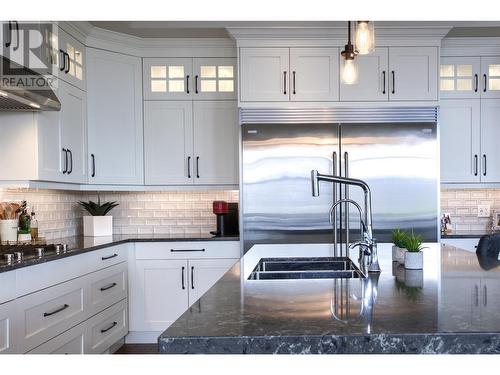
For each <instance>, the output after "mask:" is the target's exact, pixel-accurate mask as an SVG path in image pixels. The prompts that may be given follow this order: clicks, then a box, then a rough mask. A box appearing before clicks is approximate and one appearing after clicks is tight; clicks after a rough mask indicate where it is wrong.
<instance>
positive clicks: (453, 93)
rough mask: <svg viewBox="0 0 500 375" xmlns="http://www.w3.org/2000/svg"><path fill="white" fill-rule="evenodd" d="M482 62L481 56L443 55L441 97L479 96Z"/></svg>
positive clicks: (440, 71)
mask: <svg viewBox="0 0 500 375" xmlns="http://www.w3.org/2000/svg"><path fill="white" fill-rule="evenodd" d="M480 73H481V63H480V58H479V57H441V61H440V65H439V94H440V97H441V98H455V99H456V98H471V99H473V98H479V97H480V94H481V85H480Z"/></svg>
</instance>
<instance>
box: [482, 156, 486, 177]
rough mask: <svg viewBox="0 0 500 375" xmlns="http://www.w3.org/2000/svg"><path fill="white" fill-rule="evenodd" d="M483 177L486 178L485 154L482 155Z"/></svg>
mask: <svg viewBox="0 0 500 375" xmlns="http://www.w3.org/2000/svg"><path fill="white" fill-rule="evenodd" d="M483 162H484V163H483V176H486V154H483Z"/></svg>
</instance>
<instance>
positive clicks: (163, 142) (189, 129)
mask: <svg viewBox="0 0 500 375" xmlns="http://www.w3.org/2000/svg"><path fill="white" fill-rule="evenodd" d="M192 112H193V104H192V102H191V101H146V102H144V147H145V148H144V155H145V181H146V185H168V184H171V185H176V184H192V183H193V181H194V174H193V173H194V172H193V166H194V164H193V163H194V160H193V113H192Z"/></svg>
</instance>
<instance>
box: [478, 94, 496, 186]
mask: <svg viewBox="0 0 500 375" xmlns="http://www.w3.org/2000/svg"><path fill="white" fill-rule="evenodd" d="M499 140H500V99H484V100H481V171H480V173H481V182H500V149H499V147H498V144H499Z"/></svg>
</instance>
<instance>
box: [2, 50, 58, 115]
mask: <svg viewBox="0 0 500 375" xmlns="http://www.w3.org/2000/svg"><path fill="white" fill-rule="evenodd" d="M1 58H2V59H1V61H0V63H1V64H2V65H1V69H0V111H59V110H61V103H60V102H59V99H57V96H56V94H55V93H54V91H53V90H52V89H51V88H49V87H45V88H42V89H40V88H39V89H37V88H33V87H29V85H22V84H18V83H20V82H23V80H22V77H30V79H31V80H33V79H36V78H40V79H42V78H43V79H45V78H44V76H43V75H41V74H40V73H37V72H35V71H33V70H31V69H28V68H26V67H23V66H21V65H19V64H16V63H15V62H13V61H11V60H9V59H8V58H6V57H5V56H1ZM10 72H13V73H12V74H8V73H10ZM12 77H17V78H14V79H12Z"/></svg>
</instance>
